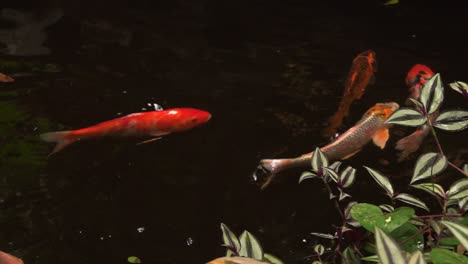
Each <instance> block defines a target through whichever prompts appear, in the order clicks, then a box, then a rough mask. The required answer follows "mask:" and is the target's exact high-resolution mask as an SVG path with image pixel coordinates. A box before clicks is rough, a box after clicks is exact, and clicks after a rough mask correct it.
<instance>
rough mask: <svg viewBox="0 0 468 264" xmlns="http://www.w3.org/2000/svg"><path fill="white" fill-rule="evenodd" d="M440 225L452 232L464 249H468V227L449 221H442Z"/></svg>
mask: <svg viewBox="0 0 468 264" xmlns="http://www.w3.org/2000/svg"><path fill="white" fill-rule="evenodd" d="M440 223H442V224H443V225H444V226H446V227H447V228H448V230H450V232H452V234H453V235H454V236H455V237H456V238H457V239H458V241H460V243H461V244H462V246H463V247H464V248H468V227H466V226H463V225H460V224H457V223H454V222H449V221H440Z"/></svg>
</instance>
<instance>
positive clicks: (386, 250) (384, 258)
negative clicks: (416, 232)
mask: <svg viewBox="0 0 468 264" xmlns="http://www.w3.org/2000/svg"><path fill="white" fill-rule="evenodd" d="M375 244H376V248H377V255H378V256H379V259H380V262H381V263H382V264H397V263H402V264H403V263H405V262H406V260H405V256H404V255H403V254H402V252H401V249H400V247H399V246H398V244H397V242H396V241H395V240H393V238H391V237H390V236H388V235H387V234H386V233H385V232H384V231H382V229H380V228H378V227H375Z"/></svg>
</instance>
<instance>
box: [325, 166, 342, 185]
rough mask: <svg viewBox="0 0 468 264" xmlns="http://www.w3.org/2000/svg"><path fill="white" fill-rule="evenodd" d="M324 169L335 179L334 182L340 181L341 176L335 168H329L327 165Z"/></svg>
mask: <svg viewBox="0 0 468 264" xmlns="http://www.w3.org/2000/svg"><path fill="white" fill-rule="evenodd" d="M323 171H324V172H325V173H326V174H327V175H328V176H330V178H332V180H333V181H334V182H338V181H339V178H340V177H339V176H338V174H337V173H336V172H335V171H334V170H332V169H330V168H327V167H323Z"/></svg>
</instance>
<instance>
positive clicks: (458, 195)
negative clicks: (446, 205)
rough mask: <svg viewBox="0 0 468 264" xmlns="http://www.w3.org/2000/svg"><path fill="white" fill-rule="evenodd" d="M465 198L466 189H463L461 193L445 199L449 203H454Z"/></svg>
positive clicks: (466, 195) (466, 194) (467, 192)
mask: <svg viewBox="0 0 468 264" xmlns="http://www.w3.org/2000/svg"><path fill="white" fill-rule="evenodd" d="M465 197H468V189H465V190H463V191H460V192H458V193H456V194H452V196H450V197H447V198H448V200H449V201H452V200H453V201H454V202H455V203H457V202H458V200H461V199H464V198H465Z"/></svg>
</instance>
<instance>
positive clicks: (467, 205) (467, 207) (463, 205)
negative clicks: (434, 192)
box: [458, 197, 468, 211]
mask: <svg viewBox="0 0 468 264" xmlns="http://www.w3.org/2000/svg"><path fill="white" fill-rule="evenodd" d="M458 207H459V208H460V210H464V211H468V197H465V198H463V199H460V200H459V201H458Z"/></svg>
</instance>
